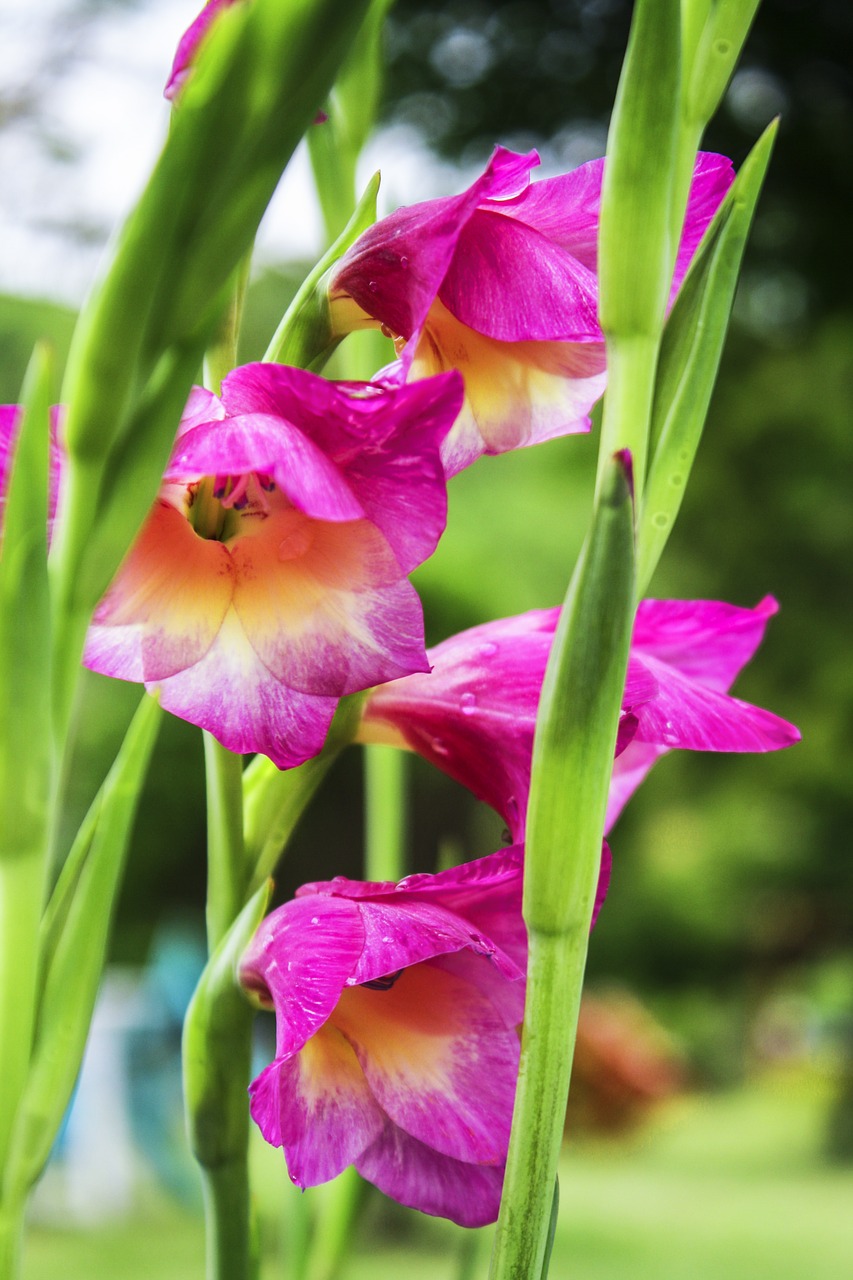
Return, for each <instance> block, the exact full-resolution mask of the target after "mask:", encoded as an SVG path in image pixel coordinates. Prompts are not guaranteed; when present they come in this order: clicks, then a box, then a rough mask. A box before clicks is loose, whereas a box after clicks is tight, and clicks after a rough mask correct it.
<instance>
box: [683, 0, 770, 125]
mask: <svg viewBox="0 0 853 1280" xmlns="http://www.w3.org/2000/svg"><path fill="white" fill-rule="evenodd" d="M759 3H760V0H714V2H713V4H712V5H711V6H710V11H709V12H708V13H707V16H706V18H705V21H704V23H703V24H702V25H701V26H699V24H698V23H697V27H699V29H698V30H697V32H696V35H695V37H694V43H693V44H692V47H687V44H686V42H685V46H686V47H685V73H686V80H687V85H686V92H685V114H686V116H687V118H688V119H690V120H691V121H693V122H694V123H695V124H696V125H697V126H698V128H699V129H700V130H701V129H704V127H705V125H706V124H707V123H708V121H709V120H710V119H711V117H712V116H713V114H714V112H715V111H716V110H717V107H718V106H719V105H720V100H721V98H722V96H723V93H724V92H725V89H726V85H727V84H728V83H729V80H730V79H731V76H732V72H733V71H734V69H735V67H736V66H737V60H738V58H739V57H740V54H741V50H742V49H743V46H744V43H745V41H746V37H747V35H748V34H749V29H750V27H751V26H752V23H753V20H754V18H755V15H756V13H757V11H758V6H759ZM702 7H703V8H705V7H706V6H704V5H703V6H702Z"/></svg>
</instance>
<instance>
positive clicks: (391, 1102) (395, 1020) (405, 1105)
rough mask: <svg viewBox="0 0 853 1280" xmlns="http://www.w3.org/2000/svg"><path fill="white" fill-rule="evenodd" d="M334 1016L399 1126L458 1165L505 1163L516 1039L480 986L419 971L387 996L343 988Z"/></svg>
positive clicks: (409, 972)
mask: <svg viewBox="0 0 853 1280" xmlns="http://www.w3.org/2000/svg"><path fill="white" fill-rule="evenodd" d="M484 963H485V962H484ZM334 1018H335V1025H336V1026H337V1027H339V1028H340V1030H341V1031H342V1032H343V1034H344V1035H345V1036H346V1037H347V1039H348V1040H349V1041H350V1043H351V1044H352V1045H353V1047H354V1049H355V1051H356V1055H357V1057H358V1059H359V1062H360V1063H361V1066H362V1069H363V1071H364V1074H365V1077H366V1079H367V1081H368V1084H369V1085H370V1088H371V1090H372V1092H373V1094H374V1096H375V1097H376V1099H377V1100H378V1102H379V1104H380V1106H381V1107H382V1109H383V1111H385V1113H386V1114H387V1115H388V1116H389V1117H390V1118H391V1120H392V1121H393V1122H394V1123H395V1124H397V1125H398V1126H399V1127H400V1128H402V1129H403V1130H404V1131H405V1132H406V1133H408V1134H410V1135H411V1136H412V1137H414V1138H416V1139H418V1140H419V1141H421V1142H424V1143H426V1144H427V1145H429V1146H431V1147H433V1148H434V1149H435V1150H437V1151H440V1152H441V1153H442V1154H444V1155H450V1156H453V1157H454V1158H455V1159H462V1160H469V1161H472V1162H474V1163H477V1164H501V1163H503V1160H504V1159H505V1157H506V1148H507V1143H508V1141H509V1126H510V1121H511V1118H512V1103H513V1099H514V1097H515V1080H516V1074H517V1069H518V1053H519V1041H518V1036H517V1035H516V1033H515V1031H514V1030H508V1029H507V1027H506V1025H505V1022H504V1020H503V1019H502V1018H501V1016H500V1015H499V1014H498V1013H497V1011H496V1010H495V1008H494V1006H493V1005H492V1004H491V1002H490V1001H489V1000H488V999H487V998H486V997H485V996H484V995H483V994H482V993H481V992H480V991H479V990H478V989H477V988H476V987H475V986H473V985H471V984H470V983H468V982H466V981H464V980H463V979H462V978H460V977H457V976H456V975H455V974H451V973H448V972H446V971H445V970H442V969H438V968H435V967H434V966H432V965H430V964H421V965H416V966H414V967H413V968H408V969H405V970H404V971H403V973H402V974H401V975H400V977H399V979H398V980H397V981H396V982H395V983H394V985H393V986H392V987H391V988H390V990H388V991H373V990H369V989H368V988H365V987H354V988H351V989H349V990H347V991H345V992H344V994H343V995H342V997H341V1000H340V1003H339V1005H338V1007H337V1009H336V1010H335V1015H334Z"/></svg>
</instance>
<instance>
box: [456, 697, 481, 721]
mask: <svg viewBox="0 0 853 1280" xmlns="http://www.w3.org/2000/svg"><path fill="white" fill-rule="evenodd" d="M459 705H460V707H461V708H462V714H463V716H472V715H473V714H474V712H475V711H476V710H477V695H476V694H474V693H463V694H462V697H461V698H460V699H459Z"/></svg>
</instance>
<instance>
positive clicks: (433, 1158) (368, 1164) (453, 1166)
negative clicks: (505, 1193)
mask: <svg viewBox="0 0 853 1280" xmlns="http://www.w3.org/2000/svg"><path fill="white" fill-rule="evenodd" d="M356 1168H357V1169H358V1171H359V1173H360V1174H361V1176H362V1177H363V1178H366V1179H367V1181H368V1182H372V1183H373V1184H374V1186H376V1187H378V1188H379V1190H380V1191H383V1192H384V1193H385V1195H387V1196H390V1197H391V1198H392V1199H393V1200H397V1201H398V1202H399V1203H400V1204H404V1205H408V1206H409V1208H411V1209H420V1211H421V1213H431V1214H435V1215H436V1216H438V1217H441V1218H449V1219H450V1220H451V1222H457V1223H459V1225H460V1226H462V1227H483V1226H485V1225H486V1224H487V1223H489V1222H494V1221H495V1219H496V1218H497V1216H498V1208H499V1206H500V1198H501V1188H502V1186H503V1178H504V1166H503V1165H496V1166H490V1165H476V1164H468V1163H466V1162H464V1161H462V1160H453V1159H451V1158H450V1157H449V1156H443V1155H439V1153H438V1152H437V1151H434V1150H432V1148H431V1147H428V1146H426V1145H424V1144H423V1143H421V1142H417V1141H416V1140H415V1139H414V1138H412V1137H410V1135H409V1134H407V1133H403V1132H402V1130H400V1129H399V1128H398V1127H397V1126H396V1125H393V1124H391V1123H390V1122H388V1123H387V1124H386V1126H385V1130H384V1132H383V1133H382V1134H381V1135H380V1137H379V1138H377V1140H376V1141H375V1142H374V1143H373V1145H372V1146H370V1147H368V1149H367V1151H365V1153H364V1155H363V1156H361V1157H360V1159H359V1160H358V1161H357V1162H356Z"/></svg>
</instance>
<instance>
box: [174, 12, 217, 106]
mask: <svg viewBox="0 0 853 1280" xmlns="http://www.w3.org/2000/svg"><path fill="white" fill-rule="evenodd" d="M233 3H234V0H207V4H205V6H204V8H203V9H202V11H201V13H200V14H199V15H198V17H197V18H195V19H194V20H193V21H192V22H191V23H190V25H189V26H188V27H187V29H186V31H185V32H184V34H183V35H182V36H181V38H180V40H179V41H178V47H177V50H176V51H175V57H174V60H173V62H172V69H171V71H170V73H169V79H168V81H167V82H166V87H165V89H164V90H163V96H164V98H169V99H170V100H173V99H175V98H176V97H177V96H178V93H179V92H180V90H181V89H182V88H183V85H184V82H185V81H186V78H187V76H188V75H189V71H190V67H191V65H192V62H193V60H194V58H195V54H196V50H197V49H198V46H199V44H200V43H201V41H202V39H203V38H204V36H205V34H206V32H207V29H208V27H210V25H211V24H212V22H213V20H214V18H215V17H216V15H217V14H218V13H219V11H220V9H225V8H227V7H228V5H230V4H233Z"/></svg>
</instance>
